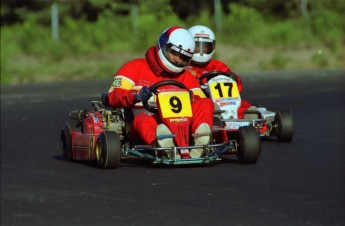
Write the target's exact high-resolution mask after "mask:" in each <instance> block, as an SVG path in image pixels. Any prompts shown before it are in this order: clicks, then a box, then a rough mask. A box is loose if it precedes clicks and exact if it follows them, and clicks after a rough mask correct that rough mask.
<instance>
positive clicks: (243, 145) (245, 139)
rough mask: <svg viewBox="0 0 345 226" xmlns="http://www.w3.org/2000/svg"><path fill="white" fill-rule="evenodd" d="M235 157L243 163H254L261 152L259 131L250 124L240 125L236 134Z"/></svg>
mask: <svg viewBox="0 0 345 226" xmlns="http://www.w3.org/2000/svg"><path fill="white" fill-rule="evenodd" d="M237 142H238V145H239V146H238V149H237V158H238V159H239V160H240V162H242V163H244V164H255V163H256V162H257V161H258V159H259V157H260V153H261V141H260V136H259V133H258V132H257V131H256V129H255V128H254V127H252V126H242V127H240V128H239V130H238V134H237Z"/></svg>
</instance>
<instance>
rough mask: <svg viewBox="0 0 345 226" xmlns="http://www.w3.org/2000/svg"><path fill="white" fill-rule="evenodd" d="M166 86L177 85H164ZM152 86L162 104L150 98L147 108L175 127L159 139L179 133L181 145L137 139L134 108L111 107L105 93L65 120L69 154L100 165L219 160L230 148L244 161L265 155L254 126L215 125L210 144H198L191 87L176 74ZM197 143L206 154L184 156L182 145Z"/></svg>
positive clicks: (63, 141) (70, 157)
mask: <svg viewBox="0 0 345 226" xmlns="http://www.w3.org/2000/svg"><path fill="white" fill-rule="evenodd" d="M162 87H173V88H169V89H167V88H165V89H164V90H163V89H162ZM149 89H150V91H151V92H152V93H154V94H155V95H154V96H155V99H156V100H155V103H156V104H155V105H154V106H153V105H152V103H149V102H144V103H143V106H144V108H145V109H146V110H148V111H150V112H154V113H157V114H158V115H159V118H160V123H164V124H165V125H166V126H167V127H168V128H169V129H170V130H171V132H172V134H168V135H166V134H165V135H162V137H160V136H157V139H164V138H166V137H167V136H168V137H171V138H173V139H174V142H175V144H176V145H174V146H172V147H159V146H158V145H157V144H156V143H155V144H153V145H145V144H140V143H136V142H135V141H134V140H135V139H134V138H133V137H130V133H129V127H130V124H131V120H132V117H133V116H131V114H128V112H130V113H131V109H124V108H112V107H110V106H109V104H108V100H107V95H106V94H105V95H102V98H101V101H92V102H91V104H92V106H93V108H94V109H93V110H76V111H72V112H71V113H70V120H69V122H67V123H66V124H65V125H64V126H63V128H62V130H61V136H60V140H61V149H62V154H63V156H64V158H65V159H66V160H70V161H72V160H73V161H74V160H89V161H93V162H95V163H96V164H97V166H99V167H100V168H117V167H118V166H119V165H120V162H121V160H125V159H145V160H148V161H149V162H151V163H153V164H162V165H181V164H214V163H216V162H218V161H221V160H222V159H223V157H224V156H225V155H229V154H236V156H237V158H238V160H239V161H240V162H241V163H247V164H248V163H249V164H254V163H256V162H257V160H258V159H259V156H260V151H261V146H260V139H258V136H257V132H256V130H255V129H254V128H253V127H252V126H244V127H241V128H240V129H239V130H238V131H235V132H234V131H228V130H227V129H224V128H220V127H218V126H213V127H212V134H211V142H210V144H207V145H198V146H195V145H193V142H192V140H193V139H192V137H195V136H200V134H192V133H191V131H189V127H190V126H189V125H190V120H191V118H192V117H193V114H192V111H191V98H190V93H189V90H188V89H187V88H186V87H185V86H184V84H182V83H180V82H177V81H173V80H166V81H162V82H159V83H156V84H154V85H152V86H151V87H149ZM171 124H174V125H171ZM174 128H178V130H176V129H174ZM201 135H202V134H201ZM192 149H199V150H200V149H201V150H202V155H201V156H200V157H197V158H180V157H179V156H181V155H180V154H181V152H182V151H184V152H185V151H190V150H192Z"/></svg>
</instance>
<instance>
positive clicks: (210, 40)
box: [188, 25, 216, 64]
mask: <svg viewBox="0 0 345 226" xmlns="http://www.w3.org/2000/svg"><path fill="white" fill-rule="evenodd" d="M188 31H189V32H190V33H191V34H192V35H193V37H194V40H195V51H194V55H193V59H192V61H193V62H194V63H197V64H203V63H207V62H209V61H210V60H211V59H212V56H213V54H214V51H215V48H216V36H215V35H214V33H213V31H212V30H211V29H210V28H208V27H206V26H203V25H195V26H193V27H191V28H189V29H188Z"/></svg>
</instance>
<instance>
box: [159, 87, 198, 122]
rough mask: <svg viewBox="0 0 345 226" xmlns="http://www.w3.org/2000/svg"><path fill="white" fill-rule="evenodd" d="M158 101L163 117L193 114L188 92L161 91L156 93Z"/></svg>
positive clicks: (189, 115)
mask: <svg viewBox="0 0 345 226" xmlns="http://www.w3.org/2000/svg"><path fill="white" fill-rule="evenodd" d="M158 101H159V106H160V108H161V113H162V117H163V118H177V117H192V116H193V114H192V106H191V102H190V97H189V93H188V92H185V91H183V92H181V91H174V92H161V93H158Z"/></svg>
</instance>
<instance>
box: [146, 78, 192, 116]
mask: <svg viewBox="0 0 345 226" xmlns="http://www.w3.org/2000/svg"><path fill="white" fill-rule="evenodd" d="M167 85H173V86H177V87H179V88H181V89H185V90H188V91H189V89H188V88H187V87H186V86H185V85H184V84H183V83H181V82H179V81H176V80H164V81H160V82H157V83H155V84H153V85H152V86H150V87H149V90H150V91H151V92H152V93H154V94H155V95H157V93H158V91H157V89H158V88H159V87H161V86H167ZM142 103H143V106H144V107H145V108H146V110H148V111H149V112H152V113H154V114H157V113H158V109H157V108H154V107H152V106H150V105H149V104H148V101H143V102H142Z"/></svg>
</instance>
